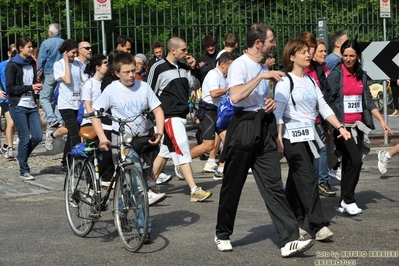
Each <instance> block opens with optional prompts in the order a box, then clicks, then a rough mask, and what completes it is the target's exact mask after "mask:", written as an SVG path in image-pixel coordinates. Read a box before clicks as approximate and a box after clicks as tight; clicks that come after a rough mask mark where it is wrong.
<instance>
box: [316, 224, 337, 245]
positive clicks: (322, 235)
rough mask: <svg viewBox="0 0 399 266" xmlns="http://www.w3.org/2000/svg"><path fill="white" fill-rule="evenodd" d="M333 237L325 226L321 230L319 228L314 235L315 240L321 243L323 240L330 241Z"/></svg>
mask: <svg viewBox="0 0 399 266" xmlns="http://www.w3.org/2000/svg"><path fill="white" fill-rule="evenodd" d="M333 236H334V233H333V232H331V230H330V229H328V227H327V226H324V227H323V228H321V229H320V230H319V231H318V232H317V233H316V240H317V241H323V240H327V239H330V238H332V237H333Z"/></svg>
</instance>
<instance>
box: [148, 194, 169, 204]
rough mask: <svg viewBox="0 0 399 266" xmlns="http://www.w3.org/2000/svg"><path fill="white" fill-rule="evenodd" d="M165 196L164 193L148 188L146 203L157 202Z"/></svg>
mask: <svg viewBox="0 0 399 266" xmlns="http://www.w3.org/2000/svg"><path fill="white" fill-rule="evenodd" d="M165 198H166V194H165V193H160V194H158V193H155V192H153V191H152V190H148V204H149V205H150V206H151V205H153V204H155V203H159V202H161V201H163V200H164V199H165Z"/></svg>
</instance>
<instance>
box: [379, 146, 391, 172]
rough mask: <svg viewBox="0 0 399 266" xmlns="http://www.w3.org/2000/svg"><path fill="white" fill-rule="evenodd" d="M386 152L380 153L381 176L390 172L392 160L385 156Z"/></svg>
mask: <svg viewBox="0 0 399 266" xmlns="http://www.w3.org/2000/svg"><path fill="white" fill-rule="evenodd" d="M385 153H386V151H380V152H378V170H380V173H381V174H385V173H386V172H387V171H388V163H389V161H390V159H388V158H387V157H386V156H385Z"/></svg>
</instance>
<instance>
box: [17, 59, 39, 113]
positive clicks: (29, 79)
mask: <svg viewBox="0 0 399 266" xmlns="http://www.w3.org/2000/svg"><path fill="white" fill-rule="evenodd" d="M22 73H23V74H22V80H23V82H24V85H25V86H30V85H32V84H33V78H34V74H33V67H32V66H31V65H27V66H23V67H22ZM33 94H34V92H33V91H28V92H25V93H24V94H22V95H21V98H20V99H19V103H18V106H21V107H26V108H35V107H36V102H35V98H34V97H33Z"/></svg>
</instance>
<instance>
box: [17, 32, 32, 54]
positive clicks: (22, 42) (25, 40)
mask: <svg viewBox="0 0 399 266" xmlns="http://www.w3.org/2000/svg"><path fill="white" fill-rule="evenodd" d="M29 42H32V40H31V39H29V38H28V37H23V36H22V37H19V38H18V39H17V43H16V46H17V50H18V53H19V52H21V51H20V50H19V47H21V46H22V47H25V45H26V44H27V43H29Z"/></svg>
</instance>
